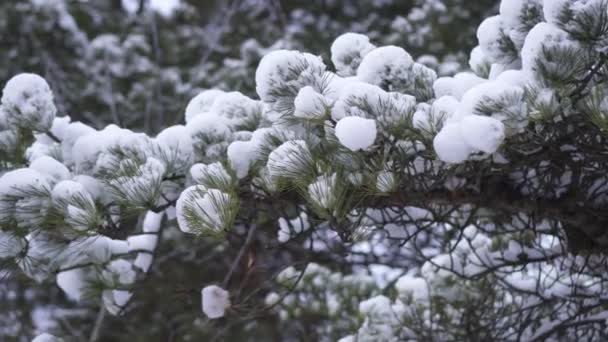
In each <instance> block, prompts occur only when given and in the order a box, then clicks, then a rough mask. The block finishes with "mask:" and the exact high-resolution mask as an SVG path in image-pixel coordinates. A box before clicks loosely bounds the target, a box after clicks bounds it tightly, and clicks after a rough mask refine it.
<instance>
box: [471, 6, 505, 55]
mask: <svg viewBox="0 0 608 342" xmlns="http://www.w3.org/2000/svg"><path fill="white" fill-rule="evenodd" d="M504 36H505V33H504V22H503V19H502V17H501V16H500V15H495V16H493V17H489V18H486V19H485V20H484V21H482V22H481V24H480V25H479V27H478V28H477V40H478V41H479V46H480V47H481V50H482V51H483V53H484V55H485V56H487V58H489V59H490V60H491V61H492V62H494V63H505V62H508V60H505V52H504V50H503V49H504V47H503V39H502V38H503V37H504Z"/></svg>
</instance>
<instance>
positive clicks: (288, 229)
mask: <svg viewBox="0 0 608 342" xmlns="http://www.w3.org/2000/svg"><path fill="white" fill-rule="evenodd" d="M308 229H310V222H309V220H308V215H307V214H306V213H305V212H302V213H300V215H298V217H296V218H293V219H291V220H289V221H288V220H286V219H285V218H283V217H281V218H279V232H278V235H277V238H278V240H279V242H281V243H284V242H287V241H289V239H291V238H292V237H293V236H295V235H298V234H300V233H302V232H304V231H307V230H308Z"/></svg>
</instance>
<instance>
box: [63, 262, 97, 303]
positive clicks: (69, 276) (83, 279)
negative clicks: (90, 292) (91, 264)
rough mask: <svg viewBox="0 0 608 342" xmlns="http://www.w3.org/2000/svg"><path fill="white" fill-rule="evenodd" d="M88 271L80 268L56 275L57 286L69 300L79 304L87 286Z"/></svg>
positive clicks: (88, 280)
mask: <svg viewBox="0 0 608 342" xmlns="http://www.w3.org/2000/svg"><path fill="white" fill-rule="evenodd" d="M88 275H89V269H84V268H82V267H79V268H75V269H72V270H68V271H63V272H59V274H57V286H59V288H61V290H63V292H64V293H65V294H66V296H68V298H69V299H71V300H73V301H76V302H79V301H80V300H81V299H82V298H83V296H84V294H85V292H86V288H87V286H89V283H90V279H89V278H88Z"/></svg>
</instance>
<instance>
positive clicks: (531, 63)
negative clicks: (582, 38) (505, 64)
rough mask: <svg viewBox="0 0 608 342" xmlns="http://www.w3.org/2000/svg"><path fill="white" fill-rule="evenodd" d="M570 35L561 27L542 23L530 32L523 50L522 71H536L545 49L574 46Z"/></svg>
mask: <svg viewBox="0 0 608 342" xmlns="http://www.w3.org/2000/svg"><path fill="white" fill-rule="evenodd" d="M572 44H574V43H573V42H572V41H570V40H569V39H568V33H567V32H566V31H564V30H562V29H560V28H559V27H557V26H555V25H553V24H550V23H545V22H541V23H538V24H537V25H536V26H534V27H533V28H532V30H530V32H529V33H528V35H527V36H526V40H525V42H524V45H523V47H522V49H521V63H522V69H523V70H526V71H534V70H535V69H536V63H537V60H538V59H539V58H542V56H540V55H541V53H543V49H544V48H546V47H549V46H555V45H572Z"/></svg>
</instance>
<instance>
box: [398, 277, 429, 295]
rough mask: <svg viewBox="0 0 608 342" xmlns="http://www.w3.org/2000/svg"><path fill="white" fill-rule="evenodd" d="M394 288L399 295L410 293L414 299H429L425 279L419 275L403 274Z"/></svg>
mask: <svg viewBox="0 0 608 342" xmlns="http://www.w3.org/2000/svg"><path fill="white" fill-rule="evenodd" d="M395 288H396V289H397V291H398V292H399V295H401V296H404V295H411V296H412V298H413V299H414V301H425V300H428V299H429V297H428V296H429V290H428V285H427V283H426V280H424V278H420V277H414V276H412V275H409V274H408V275H404V276H402V277H401V278H399V280H397V283H395Z"/></svg>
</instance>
